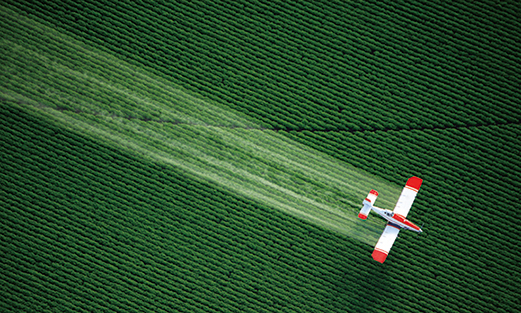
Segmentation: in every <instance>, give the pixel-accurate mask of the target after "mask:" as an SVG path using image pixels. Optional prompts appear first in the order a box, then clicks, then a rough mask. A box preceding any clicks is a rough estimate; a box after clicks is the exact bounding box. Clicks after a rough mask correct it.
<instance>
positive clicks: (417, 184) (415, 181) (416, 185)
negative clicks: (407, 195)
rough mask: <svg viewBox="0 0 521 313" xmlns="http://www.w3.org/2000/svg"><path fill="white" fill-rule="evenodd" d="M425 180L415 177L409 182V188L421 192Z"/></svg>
mask: <svg viewBox="0 0 521 313" xmlns="http://www.w3.org/2000/svg"><path fill="white" fill-rule="evenodd" d="M422 182H423V179H421V178H418V177H416V176H413V177H411V178H409V180H407V186H409V187H411V188H414V189H416V190H420V186H421V185H422Z"/></svg>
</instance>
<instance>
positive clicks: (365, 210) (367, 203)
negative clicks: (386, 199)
mask: <svg viewBox="0 0 521 313" xmlns="http://www.w3.org/2000/svg"><path fill="white" fill-rule="evenodd" d="M376 198H378V192H377V191H376V190H374V189H371V191H370V192H369V194H368V195H367V198H365V200H364V206H363V207H362V209H361V210H360V213H358V217H359V218H361V219H363V220H365V219H366V218H367V216H368V215H369V212H371V207H372V206H373V205H374V202H375V201H376Z"/></svg>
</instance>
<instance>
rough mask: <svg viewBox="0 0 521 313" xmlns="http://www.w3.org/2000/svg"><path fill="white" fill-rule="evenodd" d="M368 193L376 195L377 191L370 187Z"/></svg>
mask: <svg viewBox="0 0 521 313" xmlns="http://www.w3.org/2000/svg"><path fill="white" fill-rule="evenodd" d="M366 190H367V189H366ZM369 193H370V194H373V195H376V196H378V191H376V190H374V189H371V191H370V192H369Z"/></svg>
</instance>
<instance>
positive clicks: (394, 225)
mask: <svg viewBox="0 0 521 313" xmlns="http://www.w3.org/2000/svg"><path fill="white" fill-rule="evenodd" d="M422 182H423V180H422V179H421V178H418V177H416V176H413V177H411V178H409V179H408V180H407V184H405V187H404V188H403V190H402V193H401V194H400V198H398V202H397V203H396V206H395V207H394V211H391V210H385V209H381V208H378V207H375V206H374V202H375V201H376V198H377V197H378V192H377V191H376V190H374V189H372V190H371V191H370V192H369V195H367V198H365V200H364V201H363V204H364V206H363V207H362V209H361V210H360V213H358V217H359V218H361V219H363V220H365V219H367V216H368V215H369V213H370V212H371V210H373V211H375V212H376V213H378V215H380V216H381V217H383V218H384V219H386V220H387V225H386V226H385V229H384V231H383V233H382V235H381V236H380V239H379V240H378V242H377V243H376V246H375V248H374V251H373V254H372V257H373V259H374V260H375V261H377V262H380V263H383V262H384V261H385V259H386V258H387V255H388V254H389V251H390V250H391V247H392V246H393V243H394V241H395V240H396V237H398V233H399V232H400V229H406V230H412V231H415V232H417V233H421V232H422V229H421V228H420V227H418V226H416V225H414V224H413V223H411V222H410V221H409V220H407V219H406V217H407V213H409V210H410V209H411V206H412V203H413V202H414V199H415V198H416V195H417V194H418V191H419V190H420V186H421V184H422Z"/></svg>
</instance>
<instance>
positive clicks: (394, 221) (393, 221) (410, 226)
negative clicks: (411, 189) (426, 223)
mask: <svg viewBox="0 0 521 313" xmlns="http://www.w3.org/2000/svg"><path fill="white" fill-rule="evenodd" d="M371 209H372V210H373V211H374V212H376V213H378V215H380V216H381V217H383V218H385V219H386V220H387V221H389V224H390V225H391V226H394V227H396V228H398V229H401V228H405V229H407V230H412V231H415V232H418V233H421V232H422V229H421V228H420V227H418V226H416V225H415V224H414V223H412V222H411V221H409V220H408V219H406V218H405V217H403V216H402V215H400V214H396V213H394V212H393V211H391V210H386V209H381V208H378V207H375V206H372V207H371Z"/></svg>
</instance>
